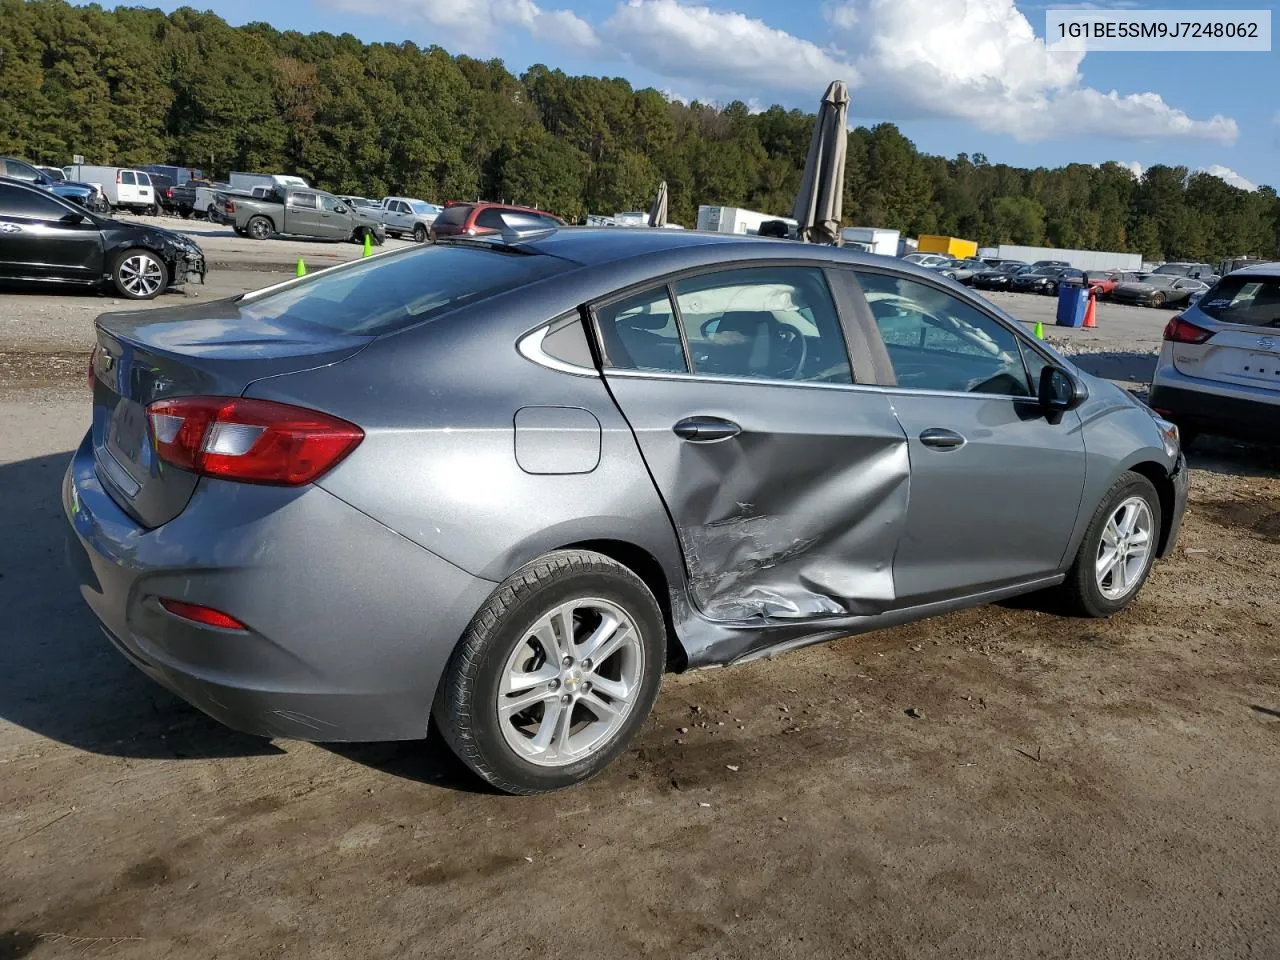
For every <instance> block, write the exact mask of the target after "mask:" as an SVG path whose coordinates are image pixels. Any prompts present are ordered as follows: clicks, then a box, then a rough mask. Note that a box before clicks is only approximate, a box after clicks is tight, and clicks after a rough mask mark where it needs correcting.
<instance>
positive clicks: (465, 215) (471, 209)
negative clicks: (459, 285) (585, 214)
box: [427, 203, 564, 240]
mask: <svg viewBox="0 0 1280 960" xmlns="http://www.w3.org/2000/svg"><path fill="white" fill-rule="evenodd" d="M507 213H514V214H519V215H520V216H521V217H524V218H533V219H535V220H541V221H542V222H543V224H544V225H545V226H546V227H547V228H548V229H551V228H554V227H563V226H564V221H563V220H561V219H560V218H559V217H557V216H556V215H555V214H552V213H547V212H545V211H543V210H534V209H533V208H532V207H516V206H511V205H508V204H501V203H451V204H446V205H445V208H444V210H442V211H441V212H440V213H439V214H437V215H436V218H435V220H433V221H432V223H431V227H430V229H429V230H428V231H427V235H428V236H429V237H430V238H431V239H432V240H438V239H440V238H441V237H481V236H485V235H486V234H494V233H501V232H502V230H503V228H504V224H505V221H504V220H503V215H504V214H507Z"/></svg>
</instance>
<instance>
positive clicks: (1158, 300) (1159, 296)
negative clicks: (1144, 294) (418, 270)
mask: <svg viewBox="0 0 1280 960" xmlns="http://www.w3.org/2000/svg"><path fill="white" fill-rule="evenodd" d="M1151 305H1152V306H1153V307H1157V308H1159V307H1163V306H1164V294H1163V293H1159V292H1156V293H1153V294H1152V295H1151Z"/></svg>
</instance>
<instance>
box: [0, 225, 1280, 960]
mask: <svg viewBox="0 0 1280 960" xmlns="http://www.w3.org/2000/svg"><path fill="white" fill-rule="evenodd" d="M168 223H170V224H172V223H174V221H168ZM236 242H238V238H236V239H234V240H232V241H230V243H231V244H232V245H233V246H234V244H235V243H236ZM244 242H246V243H247V242H248V241H244ZM276 242H277V241H270V242H269V244H273V243H276ZM259 246H261V245H259ZM350 250H351V252H353V253H355V252H358V249H357V248H355V247H351V248H350ZM228 262H231V261H228ZM266 265H267V266H270V263H269V262H267V263H266ZM267 272H269V271H267ZM281 275H287V274H281ZM271 279H272V277H271V276H267V275H264V272H263V271H256V270H254V271H248V270H242V269H241V270H236V269H225V270H218V269H215V271H214V272H213V273H211V275H210V287H209V289H208V290H207V291H201V290H200V289H199V288H198V287H197V288H196V290H195V295H196V296H217V295H225V294H228V293H231V292H234V291H235V290H237V289H247V288H250V287H252V286H256V285H259V284H262V283H266V282H270V281H271ZM181 296H183V295H182V294H171V295H169V296H168V297H165V298H161V300H160V301H159V302H158V304H157V308H163V306H164V305H165V304H166V303H167V302H177V299H176V298H178V297H181ZM1000 299H1001V302H1002V303H1004V304H1006V305H1008V304H1012V305H1013V306H1012V309H1013V310H1014V312H1015V313H1017V314H1018V315H1019V316H1020V317H1022V318H1023V319H1025V320H1028V321H1034V320H1035V319H1036V318H1037V317H1041V318H1046V319H1047V318H1050V317H1051V314H1052V309H1053V302H1052V301H1051V300H1048V299H1039V298H1033V297H1024V296H1020V295H1016V294H1009V295H1002V296H1000ZM111 308H112V304H111V302H110V299H109V298H104V297H96V296H91V295H79V294H72V295H50V294H48V293H41V294H26V293H22V294H18V293H12V292H5V293H3V294H0V384H2V385H3V389H2V390H0V439H2V442H0V604H3V609H4V610H5V611H6V613H7V614H8V616H7V619H6V623H7V624H8V626H7V629H6V630H5V631H4V633H3V640H4V642H3V643H0V960H4V958H10V957H25V956H31V957H38V958H43V957H63V956H74V957H97V956H112V957H130V958H132V957H140V958H175V957H179V958H186V957H191V958H209V957H305V958H308V960H312V958H314V960H326V958H344V960H345V958H350V957H359V958H381V957H387V958H397V960H400V958H404V957H448V956H471V955H480V954H485V955H489V956H499V957H512V956H524V955H530V956H552V957H572V956H581V955H588V954H594V953H601V952H607V953H608V954H609V955H611V956H627V957H629V956H657V957H675V956H682V957H683V956H690V957H705V958H734V957H743V958H752V960H756V958H761V957H775V956H777V957H791V956H795V957H801V956H804V957H809V956H814V957H854V956H859V957H903V958H906V957H910V958H916V957H919V958H933V957H958V958H959V957H963V958H966V960H970V958H973V957H994V956H1000V957H1030V956H1055V957H1059V956H1078V957H1082V958H1091V960H1092V958H1101V957H1153V958H1154V957H1160V958H1169V957H1188V958H1190V957H1197V958H1199V957H1214V958H1218V957H1256V958H1275V957H1278V956H1280V803H1277V802H1276V797H1277V796H1278V795H1280V762H1278V761H1280V639H1278V638H1277V633H1276V630H1275V624H1277V623H1280V591H1277V589H1276V586H1277V582H1278V579H1277V578H1278V577H1280V451H1277V450H1276V449H1273V448H1256V447H1254V448H1250V447H1244V446H1239V445H1235V444H1227V443H1222V442H1220V443H1216V444H1213V443H1211V444H1206V445H1205V447H1204V449H1203V450H1200V451H1198V452H1197V453H1196V454H1195V455H1194V456H1193V458H1192V467H1193V472H1192V505H1191V508H1190V510H1189V512H1188V516H1187V520H1186V523H1185V526H1184V531H1183V536H1182V540H1181V542H1180V545H1179V548H1178V550H1177V551H1176V553H1175V555H1174V556H1172V557H1171V558H1169V559H1168V560H1166V561H1165V562H1164V563H1162V564H1160V565H1159V566H1158V567H1157V568H1156V571H1155V573H1154V574H1153V576H1152V578H1151V580H1150V581H1149V583H1148V585H1147V587H1146V588H1145V590H1144V591H1143V593H1142V595H1141V597H1140V599H1139V600H1138V602H1137V603H1136V604H1135V605H1134V607H1132V608H1131V609H1130V610H1129V611H1128V612H1126V613H1125V614H1124V615H1122V616H1120V617H1118V618H1116V619H1113V620H1110V621H1104V622H1095V621H1080V620H1072V619H1065V618H1062V617H1059V616H1056V615H1054V614H1052V613H1051V612H1046V611H1042V610H1039V609H1036V607H1035V605H1034V604H1032V603H1027V602H1021V603H1014V604H1009V605H1002V606H995V607H987V608H982V609H978V610H971V611H966V612H962V613H959V614H955V615H951V616H948V617H943V618H938V619H935V620H930V621H927V622H925V623H921V624H916V625H912V626H909V627H905V628H900V629H897V630H894V631H888V632H884V633H879V634H873V635H869V636H865V637H860V638H852V639H848V640H842V641H839V642H836V643H834V644H830V645H826V646H821V647H814V648H809V649H806V650H801V651H797V652H794V653H790V654H787V655H784V656H781V657H779V658H777V659H776V660H772V661H763V662H756V663H753V664H749V665H745V666H742V667H736V668H733V669H730V670H724V671H707V672H702V673H696V674H690V675H685V676H679V677H675V676H673V677H668V678H667V680H666V682H665V683H664V688H663V693H662V696H661V698H660V700H659V703H658V707H657V710H656V711H655V713H654V715H653V716H652V718H651V719H650V721H649V722H648V724H647V725H646V726H645V728H644V729H643V731H642V733H641V736H640V737H639V739H638V741H637V743H636V744H635V745H634V746H633V748H632V749H631V750H630V751H629V752H628V753H627V754H626V755H624V756H623V757H622V758H621V759H620V760H619V762H617V763H616V764H615V765H614V766H613V767H612V768H611V769H610V770H609V771H607V772H606V773H605V775H603V776H602V777H601V778H599V779H597V780H596V781H593V782H592V783H590V784H587V785H586V786H584V787H581V788H579V789H575V790H572V791H569V792H566V793H562V794H558V795H555V796H549V797H539V798H533V799H513V798H508V797H501V796H495V795H492V794H489V793H486V792H483V791H481V790H480V788H479V787H478V786H477V784H476V782H475V781H473V780H472V779H471V778H470V777H468V776H467V775H466V774H465V772H464V771H463V770H462V769H461V768H460V767H459V765H458V764H457V763H455V762H454V761H453V760H452V759H451V758H450V757H449V755H448V754H447V752H446V751H445V749H444V748H443V747H442V746H441V745H440V744H439V743H438V742H436V741H435V740H434V739H432V740H428V741H427V742H426V743H424V744H414V743H409V744H392V745H370V746H334V747H326V746H317V745H309V744H302V743H296V742H290V741H274V742H268V741H263V740H258V739H254V738H250V737H244V736H241V735H238V734H235V733H232V732H230V731H228V730H226V729H224V728H222V727H220V726H218V725H217V724H215V723H214V722H213V721H211V720H208V719H206V718H205V717H204V716H203V715H202V714H199V713H198V712H196V711H194V710H193V709H191V708H189V707H187V706H186V705H185V704H183V703H182V702H180V701H178V700H176V699H175V698H173V697H172V696H170V695H169V694H167V693H166V692H164V691H163V690H161V689H160V688H159V687H156V686H155V685H153V684H151V683H150V682H149V681H147V680H146V679H145V678H144V677H143V676H142V675H141V674H139V673H138V672H137V671H135V670H134V669H133V668H132V667H130V666H129V664H128V663H126V662H125V661H124V660H123V659H122V658H121V657H120V656H119V655H118V654H116V653H115V652H114V651H113V650H112V649H111V648H110V647H109V645H108V644H107V643H106V641H105V640H103V639H102V638H101V636H100V634H99V633H98V631H97V630H96V628H95V627H94V625H93V623H92V621H91V618H90V617H89V615H88V613H87V611H86V609H85V608H84V606H83V604H82V603H81V601H80V600H79V597H78V595H77V594H76V592H75V590H74V587H73V586H72V584H71V583H70V581H69V577H68V575H67V574H66V572H65V571H64V567H63V557H62V545H61V543H62V527H63V521H62V518H61V511H60V508H59V505H58V483H59V480H60V478H61V475H62V471H63V469H64V467H65V463H66V460H67V457H68V455H69V452H70V450H71V449H72V447H73V446H74V445H75V444H76V443H78V442H79V439H80V436H81V435H82V433H83V430H84V429H85V425H86V422H87V418H88V408H87V403H86V398H85V395H84V392H83V389H82V388H81V382H82V371H83V366H84V356H85V353H86V351H87V349H88V344H89V343H90V329H91V323H92V318H93V317H94V316H95V315H96V313H98V312H101V311H102V310H104V309H111ZM1168 316H1169V314H1168V313H1167V312H1164V311H1154V310H1142V309H1139V308H1124V307H1113V306H1110V305H1104V307H1103V309H1102V311H1101V312H1100V318H1099V327H1098V329H1097V330H1094V331H1059V330H1057V329H1056V328H1055V330H1053V331H1051V334H1052V335H1053V338H1054V339H1055V340H1058V341H1060V342H1062V343H1065V345H1066V348H1067V349H1070V350H1072V351H1076V350H1090V351H1093V353H1092V354H1091V355H1090V357H1088V358H1086V361H1087V362H1089V363H1091V364H1096V365H1104V366H1105V365H1110V366H1109V367H1107V370H1108V371H1109V372H1108V375H1111V376H1113V377H1115V378H1117V379H1121V380H1124V381H1130V382H1134V383H1140V382H1141V381H1142V380H1143V379H1144V378H1145V377H1146V376H1147V375H1149V370H1150V364H1151V359H1150V358H1151V357H1152V355H1153V353H1154V351H1155V350H1156V349H1157V346H1158V343H1159V337H1160V331H1161V329H1162V328H1163V326H1164V323H1165V322H1166V321H1167V319H1168ZM1064 334H1065V336H1064ZM1144 364H1146V366H1143V365H1144ZM909 709H911V710H913V712H914V713H919V714H920V716H919V717H914V716H911V715H908V713H907V711H908V710H909ZM681 727H686V728H688V732H687V733H681V732H680V728H681Z"/></svg>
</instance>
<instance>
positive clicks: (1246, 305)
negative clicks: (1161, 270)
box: [1197, 276, 1280, 327]
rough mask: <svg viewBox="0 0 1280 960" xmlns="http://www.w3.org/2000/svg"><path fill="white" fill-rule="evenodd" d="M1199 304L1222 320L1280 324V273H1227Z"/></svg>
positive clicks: (1253, 323)
mask: <svg viewBox="0 0 1280 960" xmlns="http://www.w3.org/2000/svg"><path fill="white" fill-rule="evenodd" d="M1197 306H1198V307H1199V308H1200V311H1201V312H1202V313H1206V314H1208V315H1209V316H1211V317H1213V319H1215V320H1221V321H1222V322H1223V323H1240V324H1244V325H1246V326H1250V327H1280V276H1278V277H1225V278H1224V279H1222V280H1220V281H1218V284H1217V285H1216V286H1215V287H1214V288H1213V289H1212V290H1210V291H1209V292H1208V293H1206V294H1205V295H1204V296H1203V297H1202V298H1201V299H1200V303H1199V304H1197Z"/></svg>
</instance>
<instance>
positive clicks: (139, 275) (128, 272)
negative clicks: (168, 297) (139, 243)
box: [120, 253, 164, 297]
mask: <svg viewBox="0 0 1280 960" xmlns="http://www.w3.org/2000/svg"><path fill="white" fill-rule="evenodd" d="M162 283H164V269H163V268H162V267H161V266H160V264H159V263H157V262H156V261H155V259H154V258H152V257H148V256H145V255H144V254H140V253H138V254H134V255H133V256H131V257H125V258H124V259H123V260H122V261H120V284H121V285H122V286H123V287H124V288H125V289H126V290H127V291H129V293H130V294H132V295H133V296H135V297H150V296H154V295H155V294H157V293H159V292H160V285H161V284H162Z"/></svg>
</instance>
